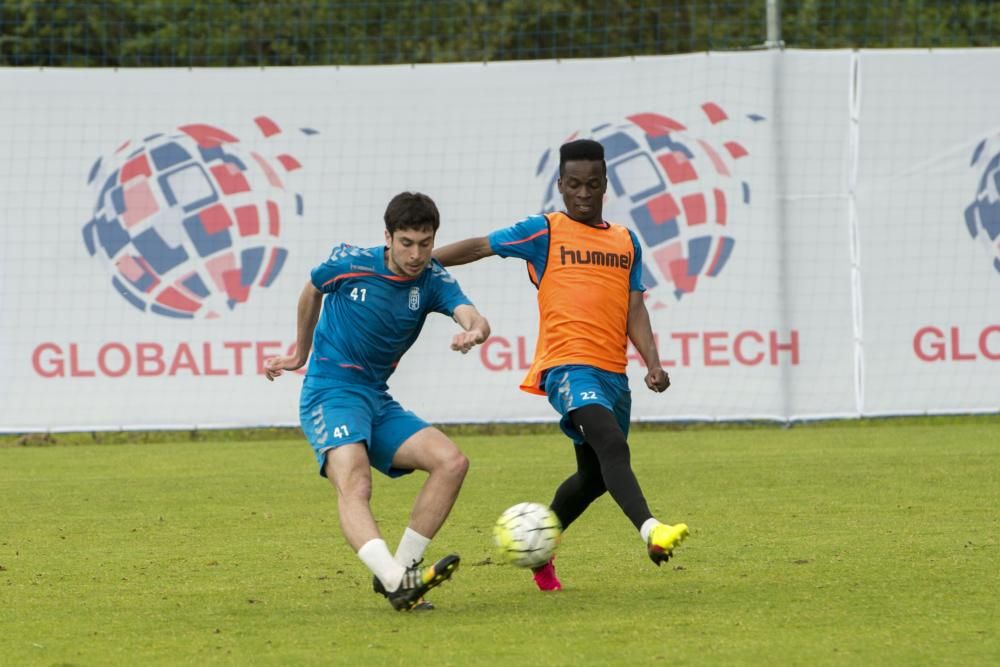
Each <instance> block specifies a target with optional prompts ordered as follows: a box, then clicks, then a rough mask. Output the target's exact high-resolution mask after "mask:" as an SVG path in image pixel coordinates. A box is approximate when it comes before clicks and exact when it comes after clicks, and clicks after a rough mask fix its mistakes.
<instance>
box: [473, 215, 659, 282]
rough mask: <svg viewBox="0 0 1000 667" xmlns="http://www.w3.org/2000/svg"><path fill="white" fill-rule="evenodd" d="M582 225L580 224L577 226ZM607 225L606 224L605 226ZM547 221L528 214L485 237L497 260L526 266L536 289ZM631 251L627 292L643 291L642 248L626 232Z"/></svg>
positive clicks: (544, 255) (545, 246)
mask: <svg viewBox="0 0 1000 667" xmlns="http://www.w3.org/2000/svg"><path fill="white" fill-rule="evenodd" d="M578 224H583V223H578ZM605 225H607V223H605ZM549 231H550V230H549V220H548V218H546V217H545V216H544V215H532V216H530V217H527V218H525V219H524V220H521V221H520V222H517V223H515V224H513V225H511V226H510V227H504V228H502V229H498V230H496V231H494V232H492V233H491V234H490V235H489V237H488V238H489V242H490V248H491V249H492V250H493V252H494V254H497V255H500V256H501V257H516V258H518V259H523V260H524V261H525V262H527V263H528V277H529V278H530V279H531V282H533V283H534V284H535V286H536V287H537V286H538V283H539V282H541V280H542V275H543V274H544V273H545V268H546V266H547V264H548V258H549V241H550V240H551V235H550V233H549ZM628 233H629V236H630V237H631V239H632V248H633V251H634V252H635V255H634V256H635V261H633V262H632V269H631V271H630V272H629V289H630V290H631V291H634V292H645V291H646V288H645V287H644V286H643V284H642V247H641V246H640V245H639V239H638V238H636V235H635V232H633V231H632V230H631V229H630V230H628Z"/></svg>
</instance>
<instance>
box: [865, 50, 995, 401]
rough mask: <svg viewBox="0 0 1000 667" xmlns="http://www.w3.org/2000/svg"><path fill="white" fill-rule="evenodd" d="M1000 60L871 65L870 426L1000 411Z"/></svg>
mask: <svg viewBox="0 0 1000 667" xmlns="http://www.w3.org/2000/svg"><path fill="white" fill-rule="evenodd" d="M998 67H1000V51H997V50H993V49H989V50H967V51H945V52H939V51H934V52H928V51H914V52H905V51H904V52H900V51H883V52H879V51H874V52H864V53H862V55H861V72H862V91H863V92H862V95H861V133H860V134H861V142H860V154H861V157H862V160H861V162H860V171H859V179H858V203H859V227H860V240H861V266H862V271H861V279H862V285H863V290H862V291H863V301H864V339H863V340H864V352H865V354H864V358H865V372H864V377H865V382H864V386H865V395H864V406H863V407H864V411H865V413H867V414H898V413H914V412H915V413H923V412H968V411H973V410H978V411H983V410H985V411H996V410H997V409H1000V363H998V362H1000V197H998V186H1000V181H998V174H1000V121H998V118H997V113H996V110H997V108H1000V87H998V86H997V85H996V72H997V68H998Z"/></svg>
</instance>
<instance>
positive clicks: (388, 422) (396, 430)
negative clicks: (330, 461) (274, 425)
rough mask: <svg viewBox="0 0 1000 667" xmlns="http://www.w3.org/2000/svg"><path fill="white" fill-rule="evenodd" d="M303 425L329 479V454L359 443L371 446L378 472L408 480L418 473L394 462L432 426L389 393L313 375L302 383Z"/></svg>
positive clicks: (373, 463) (300, 404) (320, 472)
mask: <svg viewBox="0 0 1000 667" xmlns="http://www.w3.org/2000/svg"><path fill="white" fill-rule="evenodd" d="M299 421H300V422H301V424H302V432H303V433H304V434H305V436H306V439H307V440H309V444H310V445H312V448H313V452H315V454H316V460H317V461H318V462H319V474H320V475H323V476H325V475H326V473H325V472H324V470H323V467H324V465H325V464H326V454H327V452H329V451H330V450H331V449H334V448H336V447H339V446H340V445H349V444H352V443H358V442H360V443H364V445H365V447H367V449H368V460H369V461H370V462H371V466H372V467H373V468H375V469H376V470H378V471H379V472H381V473H383V474H385V475H388V476H389V477H400V476H402V475H407V474H409V473H411V472H413V471H412V470H404V469H402V468H394V467H393V465H392V457H393V456H395V455H396V450H398V449H399V448H400V446H401V445H402V444H403V443H404V442H406V441H407V439H409V437H410V436H412V435H413V434H414V433H416V432H417V431H419V430H421V429H424V428H427V427H428V426H430V424H428V423H427V422H425V421H424V420H423V419H421V418H420V417H418V416H416V415H415V414H413V413H412V412H410V411H409V410H404V409H403V406H401V405H400V404H399V403H397V402H396V400H395V399H393V397H392V396H390V395H389V394H388V393H387V392H386V391H383V390H381V389H377V388H375V387H367V386H365V385H359V384H349V383H346V382H344V381H343V380H332V379H328V378H317V377H308V376H307V377H306V379H305V381H304V382H303V383H302V394H301V397H300V399H299Z"/></svg>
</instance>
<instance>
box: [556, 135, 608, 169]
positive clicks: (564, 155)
mask: <svg viewBox="0 0 1000 667" xmlns="http://www.w3.org/2000/svg"><path fill="white" fill-rule="evenodd" d="M570 160H594V161H597V160H600V161H601V166H602V167H603V171H604V173H605V174H606V173H607V172H608V165H607V163H606V162H605V161H604V146H602V145H601V142H599V141H594V140H593V139H575V140H573V141H567V142H566V143H565V144H563V145H562V146H560V147H559V175H560V176H562V175H563V174H564V173H566V163H567V162H569V161H570Z"/></svg>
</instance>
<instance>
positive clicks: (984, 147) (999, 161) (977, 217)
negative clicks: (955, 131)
mask: <svg viewBox="0 0 1000 667" xmlns="http://www.w3.org/2000/svg"><path fill="white" fill-rule="evenodd" d="M998 144H1000V140H994V141H989V140H986V139H984V140H983V141H981V142H980V143H979V145H978V146H976V149H975V150H974V151H973V153H972V163H971V166H972V167H973V168H974V169H978V170H980V171H978V172H977V173H978V174H979V181H978V184H977V186H976V196H975V199H974V200H973V202H972V203H971V204H970V205H969V206H968V207H967V208H966V209H965V226H966V228H967V229H968V230H969V234H970V235H971V236H972V238H973V239H975V240H976V241H977V242H978V243H980V244H981V245H982V246H983V248H984V249H985V250H986V255H987V257H989V258H990V260H992V263H993V268H994V269H996V271H997V273H1000V145H998Z"/></svg>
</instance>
